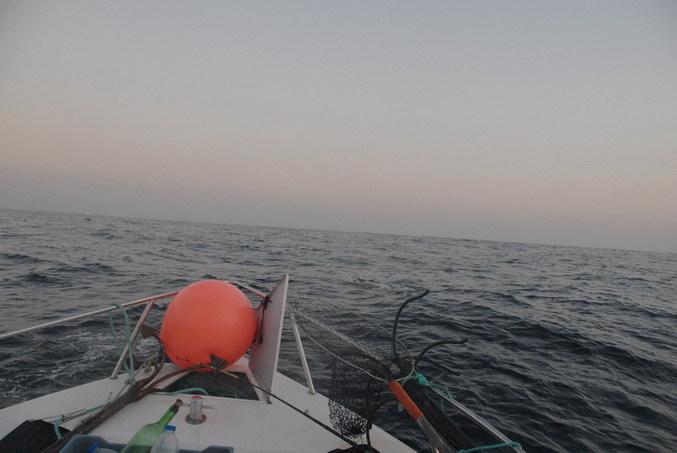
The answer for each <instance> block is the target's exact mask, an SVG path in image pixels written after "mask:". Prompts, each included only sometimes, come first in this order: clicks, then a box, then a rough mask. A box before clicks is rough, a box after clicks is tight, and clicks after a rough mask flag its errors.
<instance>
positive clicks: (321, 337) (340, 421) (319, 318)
mask: <svg viewBox="0 0 677 453" xmlns="http://www.w3.org/2000/svg"><path fill="white" fill-rule="evenodd" d="M287 309H288V312H289V314H290V316H291V318H292V320H293V321H294V323H295V324H296V325H297V326H298V328H299V330H300V331H301V332H302V333H303V336H304V340H309V341H304V345H305V344H308V345H310V346H311V347H312V348H314V349H315V350H316V351H317V352H318V356H320V357H326V359H327V361H328V363H327V368H328V369H330V370H331V384H330V389H329V399H330V402H329V416H330V420H331V422H332V425H333V426H334V428H335V429H336V430H337V431H339V432H340V433H341V434H343V435H344V436H347V437H352V438H357V437H359V436H361V435H362V434H364V433H365V432H366V431H367V429H368V424H369V420H370V419H371V416H372V415H373V410H374V407H376V405H378V404H379V403H380V395H381V391H382V390H383V389H384V388H385V386H386V383H387V382H389V381H390V380H392V379H399V378H403V377H405V376H407V375H408V374H409V373H410V371H411V366H412V362H413V361H412V357H411V355H410V354H409V352H408V351H407V349H406V347H405V346H404V345H403V344H402V343H399V342H397V345H398V346H397V350H396V351H395V350H394V348H393V340H392V334H391V333H389V332H387V331H386V330H384V329H383V328H381V327H379V326H375V325H372V323H371V322H370V321H369V320H368V319H367V318H365V317H363V316H360V315H358V314H356V313H354V312H351V313H346V311H345V309H341V308H340V307H336V306H334V305H331V304H328V303H324V302H322V303H319V302H318V301H316V300H309V299H295V300H290V301H289V302H288V305H287ZM339 313H340V314H341V317H340V325H341V327H340V328H339V327H337V326H336V325H335V326H334V327H330V326H329V325H328V322H332V321H331V320H332V319H333V321H334V324H336V316H337V314H339ZM339 329H341V331H339Z"/></svg>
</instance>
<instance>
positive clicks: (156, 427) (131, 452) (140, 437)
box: [120, 400, 183, 453]
mask: <svg viewBox="0 0 677 453" xmlns="http://www.w3.org/2000/svg"><path fill="white" fill-rule="evenodd" d="M182 404H183V401H181V400H176V402H175V403H174V404H172V406H171V407H170V408H169V409H167V412H165V414H164V415H163V416H162V417H160V420H158V421H157V422H155V423H150V424H148V425H144V426H142V427H141V429H139V430H138V431H137V432H136V434H134V437H132V438H131V440H130V441H129V443H127V445H126V446H125V448H123V449H122V451H121V452H120V453H149V452H150V449H151V447H152V446H153V445H154V444H155V442H157V440H158V439H159V438H160V436H161V435H162V433H163V432H164V430H165V426H167V424H168V423H169V422H170V421H171V420H172V418H174V416H175V415H176V412H177V411H178V410H179V407H180V406H181V405H182Z"/></svg>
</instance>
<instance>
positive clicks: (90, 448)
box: [87, 444, 117, 453]
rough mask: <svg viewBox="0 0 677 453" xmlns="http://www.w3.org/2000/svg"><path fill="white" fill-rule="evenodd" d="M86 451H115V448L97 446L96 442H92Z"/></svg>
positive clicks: (113, 452) (106, 452)
mask: <svg viewBox="0 0 677 453" xmlns="http://www.w3.org/2000/svg"><path fill="white" fill-rule="evenodd" d="M87 453H117V452H116V451H115V450H111V449H110V448H103V447H99V445H98V444H94V445H92V446H91V447H89V449H88V450H87Z"/></svg>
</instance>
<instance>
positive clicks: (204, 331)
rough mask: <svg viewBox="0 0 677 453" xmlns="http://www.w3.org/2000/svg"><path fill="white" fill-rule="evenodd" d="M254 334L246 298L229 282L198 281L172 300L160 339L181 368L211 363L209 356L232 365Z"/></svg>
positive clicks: (253, 319)
mask: <svg viewBox="0 0 677 453" xmlns="http://www.w3.org/2000/svg"><path fill="white" fill-rule="evenodd" d="M255 335H256V315H255V314H254V309H253V308H252V306H251V304H250V302H249V299H247V296H245V295H244V293H243V292H242V291H240V290H239V289H237V288H236V287H235V286H233V285H231V284H230V283H225V282H222V281H219V280H202V281H199V282H196V283H193V284H191V285H188V286H187V287H185V288H184V289H182V290H181V291H179V293H178V294H177V295H176V296H175V297H174V299H173V300H172V301H171V303H170V304H169V307H168V308H167V312H166V313H165V317H164V319H163V320H162V329H161V330H160V338H162V342H163V343H164V345H165V351H166V353H167V355H168V356H169V358H170V359H171V360H172V362H174V363H175V364H176V365H177V366H179V367H181V368H189V367H192V366H195V365H199V364H201V363H204V364H209V363H211V361H212V359H211V355H212V354H213V355H215V356H217V357H219V358H221V359H224V360H226V361H227V362H228V364H229V365H231V364H233V363H235V362H236V361H237V359H239V358H240V357H242V355H244V353H245V352H247V350H248V349H249V347H250V346H251V344H252V342H253V341H254V336H255Z"/></svg>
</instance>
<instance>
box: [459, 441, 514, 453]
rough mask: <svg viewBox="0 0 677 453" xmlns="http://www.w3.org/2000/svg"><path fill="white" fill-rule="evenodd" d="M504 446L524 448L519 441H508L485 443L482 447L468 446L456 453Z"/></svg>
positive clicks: (468, 452)
mask: <svg viewBox="0 0 677 453" xmlns="http://www.w3.org/2000/svg"><path fill="white" fill-rule="evenodd" d="M503 447H520V448H522V445H521V444H520V443H519V442H506V443H504V444H496V445H484V446H482V447H473V448H468V449H466V450H459V451H457V452H456V453H471V452H473V451H483V450H493V449H494V448H503Z"/></svg>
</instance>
